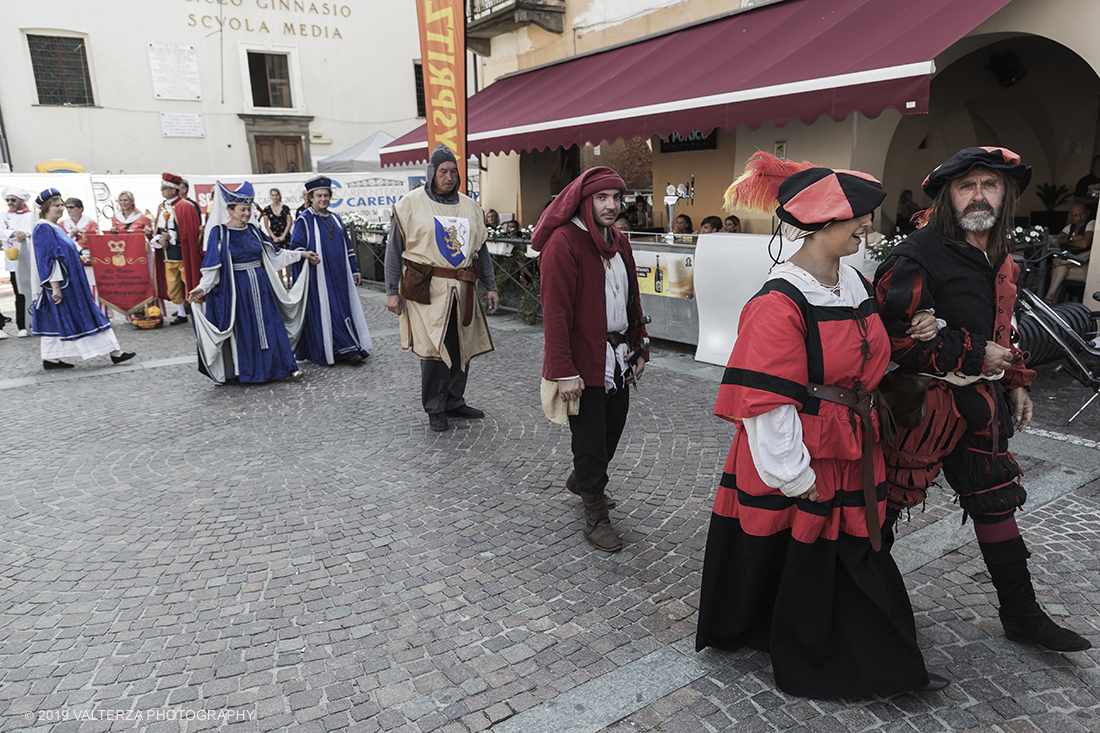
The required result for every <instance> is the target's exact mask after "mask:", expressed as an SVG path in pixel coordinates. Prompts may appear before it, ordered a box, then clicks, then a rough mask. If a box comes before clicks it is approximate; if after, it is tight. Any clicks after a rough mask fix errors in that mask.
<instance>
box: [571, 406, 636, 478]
mask: <svg viewBox="0 0 1100 733" xmlns="http://www.w3.org/2000/svg"><path fill="white" fill-rule="evenodd" d="M629 411H630V390H629V388H628V387H626V386H625V385H624V386H623V387H620V388H619V389H616V390H615V391H614V392H608V391H607V390H606V389H604V387H603V385H600V386H598V387H585V388H584V392H582V393H581V407H580V412H579V413H578V414H576V415H570V416H569V430H570V432H572V433H573V444H572V447H573V470H574V471H576V474H577V488H578V489H579V490H580V491H583V492H585V493H588V494H598V493H600V492H601V491H603V489H604V487H605V486H607V482H608V477H607V466H608V464H609V463H611V459H612V458H614V457H615V450H616V449H617V448H618V447H619V438H621V437H622V435H623V428H625V427H626V415H627V413H628V412H629Z"/></svg>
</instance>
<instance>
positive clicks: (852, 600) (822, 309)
mask: <svg viewBox="0 0 1100 733" xmlns="http://www.w3.org/2000/svg"><path fill="white" fill-rule="evenodd" d="M795 171H798V172H795ZM790 173H793V175H789V177H788V174H790ZM780 181H782V183H780ZM769 182H770V186H771V187H772V188H771V192H770V194H769V193H768V192H767V189H768V187H769ZM776 185H778V191H776V189H775V188H774V187H775V186H776ZM762 191H763V195H762V194H761V192H762ZM885 196H886V194H885V192H884V191H883V190H882V187H881V185H879V183H878V181H876V180H875V179H874V178H872V177H871V176H868V175H866V174H863V173H857V172H854V171H833V170H830V169H828V168H815V167H809V164H806V163H804V164H801V165H797V164H790V163H785V162H782V161H779V160H778V159H776V158H774V157H772V156H769V155H767V154H764V153H758V154H757V155H756V156H754V157H753V159H751V160H750V162H749V169H748V172H747V173H746V176H743V177H742V178H740V179H738V181H736V182H735V183H734V184H733V185H732V186H731V187H730V190H729V191H728V192H727V194H726V198H727V207H728V208H732V206H733V205H737V204H738V202H739V201H745V200H755V201H756V202H757V206H762V207H765V209H767V208H770V209H772V210H774V212H775V214H776V215H777V216H778V217H779V219H780V221H781V225H780V226H781V231H782V233H783V236H784V238H785V239H788V240H791V241H798V240H803V243H802V246H801V249H799V250H798V252H796V253H795V254H794V255H793V256H791V258H790V259H789V260H787V261H786V262H784V263H782V264H777V265H776V267H775V268H774V269H773V270H772V272H771V279H769V280H768V281H767V282H766V283H764V286H763V287H762V288H761V290H760V292H758V293H757V294H756V295H755V296H754V297H753V298H752V300H750V301H749V302H748V304H747V305H746V306H745V308H744V310H743V311H742V313H741V320H740V324H739V327H738V334H737V342H736V344H735V346H734V348H733V353H732V354H731V355H730V359H729V364H728V366H727V368H726V372H725V377H724V378H723V381H722V386H721V387H720V388H719V393H718V400H717V403H716V405H715V408H714V414H715V415H717V416H718V417H721V418H723V419H725V420H730V421H733V422H736V423H738V427H739V429H738V430H737V434H736V436H735V438H734V442H733V446H732V447H731V448H730V452H729V456H728V458H727V460H726V465H725V469H724V474H723V477H722V480H721V483H720V485H719V488H718V494H717V497H716V498H715V502H714V511H713V514H712V515H711V524H710V530H709V533H708V536H707V548H706V558H705V561H704V564H703V582H702V597H701V600H700V609H699V629H698V634H697V637H696V647H697V649H699V650H701V649H703V648H705V647H708V646H713V647H717V648H719V649H728V650H734V649H738V648H740V647H743V646H747V647H750V648H752V649H758V650H761V651H766V652H770V654H771V657H772V666H773V670H774V673H775V681H776V685H777V686H778V687H779V688H780V689H781V690H783V691H784V692H787V693H789V694H792V695H798V696H803V697H813V698H835V697H862V696H867V695H876V694H883V695H884V694H890V693H895V692H901V691H906V690H919V689H927V690H932V689H941V688H942V687H943V686H945V685H946V684H947V680H945V679H943V678H941V677H937V676H935V675H929V674H928V672H927V671H926V669H925V666H924V660H923V658H922V656H921V652H920V649H919V648H918V647H917V635H916V628H915V624H914V621H913V611H912V607H911V606H910V603H909V597H908V595H907V594H906V591H905V586H904V584H903V582H902V578H901V574H900V572H899V571H898V568H897V566H896V565H895V564H894V561H893V559H892V558H891V556H890V554H889V553H888V552H884V551H880V547H879V545H880V543H879V537H878V530H879V527H880V526H881V522H882V519H881V518H882V516H883V510H884V504H885V499H886V486H885V470H884V466H883V461H882V448H881V445H880V441H881V436H880V426H879V421H878V416H877V414H876V412H875V410H874V409H873V408H872V399H871V393H872V392H873V391H874V390H875V389H876V387H877V386H878V384H879V380H881V379H882V377H883V375H884V374H885V373H886V369H887V365H888V363H889V361H890V338H889V336H888V335H887V333H886V330H885V329H884V328H883V326H882V323H881V321H880V319H879V315H878V311H877V309H876V307H875V298H874V292H873V289H872V286H871V285H870V283H868V282H867V280H866V279H865V278H864V277H863V276H862V275H861V274H860V273H859V272H858V271H857V270H855V269H853V268H852V267H849V266H847V265H843V264H841V261H840V258H841V257H843V256H845V255H850V254H854V253H856V252H858V251H859V247H860V237H861V235H863V234H864V233H865V232H866V231H867V230H869V228H870V226H871V213H872V212H873V211H874V210H875V208H877V207H878V205H879V204H880V203H882V200H883V198H885ZM777 198H778V203H779V206H778V210H775V208H774V207H775V204H776V199H777ZM762 201H766V202H767V203H761V202H762ZM935 332H936V324H935V319H934V317H933V316H931V315H930V314H921V315H920V316H918V318H917V319H915V320H914V323H913V326H912V328H910V336H911V337H913V338H919V339H921V340H924V339H928V338H932V336H934V335H935Z"/></svg>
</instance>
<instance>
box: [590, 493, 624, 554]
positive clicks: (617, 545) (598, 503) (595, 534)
mask: <svg viewBox="0 0 1100 733" xmlns="http://www.w3.org/2000/svg"><path fill="white" fill-rule="evenodd" d="M581 499H582V500H583V501H584V517H585V521H584V536H585V539H587V540H588V541H589V542H591V543H592V545H593V546H594V547H595V548H596V549H597V550H603V551H604V552H618V551H619V550H621V549H623V541H622V539H620V538H619V535H618V534H616V532H615V530H614V529H612V528H611V519H610V517H608V515H607V496H606V495H605V494H604V493H603V492H600V493H599V494H581Z"/></svg>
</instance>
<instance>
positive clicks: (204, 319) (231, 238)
mask: <svg viewBox="0 0 1100 733" xmlns="http://www.w3.org/2000/svg"><path fill="white" fill-rule="evenodd" d="M253 198H254V192H253V189H252V184H250V183H247V182H245V183H243V184H241V185H240V187H238V188H237V189H236V190H235V191H231V190H230V189H228V188H226V187H225V186H224V185H222V184H221V183H220V182H219V183H218V184H217V188H216V195H215V199H214V209H213V211H211V214H210V228H209V234H208V235H207V240H206V255H205V256H204V257H203V261H202V280H201V281H200V282H199V284H198V287H196V288H195V289H194V290H192V291H191V294H190V300H191V302H192V303H198V302H199V301H200V300H202V299H203V298H204V297H205V300H206V306H205V308H202V307H195V308H194V309H193V314H194V322H195V335H196V339H197V341H198V351H199V371H200V372H202V373H203V374H205V375H206V376H208V377H210V378H211V379H213V380H214V381H215V382H217V383H218V384H224V383H225V382H226V380H229V379H234V378H236V379H238V380H239V381H241V382H252V383H259V382H267V381H270V380H272V379H280V378H283V377H293V378H295V379H297V378H300V377H301V376H302V373H301V372H300V371H299V370H298V364H297V362H296V361H295V360H294V351H293V348H294V345H295V344H296V343H297V342H298V338H299V336H300V335H301V332H302V324H303V322H304V316H305V301H306V294H307V292H308V291H307V289H308V287H309V280H308V279H307V278H303V279H301V280H300V281H299V282H297V283H295V285H294V287H293V288H291V289H290V291H287V289H286V288H285V287H284V286H283V284H282V282H281V280H280V279H279V271H280V270H282V269H283V268H284V267H286V266H288V265H290V264H291V263H293V262H299V261H301V260H303V259H304V260H308V261H310V262H315V261H316V257H317V255H315V254H313V253H312V252H301V251H292V250H284V249H277V248H276V247H275V246H274V244H272V242H271V240H270V239H268V238H267V236H265V235H264V234H263V233H262V232H261V231H260V230H259V228H257V227H256V225H255V224H252V223H250V219H251V218H252V200H253ZM226 273H230V275H229V276H227V275H226Z"/></svg>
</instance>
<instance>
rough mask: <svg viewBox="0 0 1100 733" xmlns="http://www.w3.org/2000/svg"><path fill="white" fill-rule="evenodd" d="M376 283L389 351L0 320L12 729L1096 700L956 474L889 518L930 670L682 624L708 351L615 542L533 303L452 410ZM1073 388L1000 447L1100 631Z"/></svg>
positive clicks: (1061, 715) (1089, 422)
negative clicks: (721, 646)
mask: <svg viewBox="0 0 1100 733" xmlns="http://www.w3.org/2000/svg"><path fill="white" fill-rule="evenodd" d="M361 295H362V297H363V300H364V303H365V305H366V309H367V320H368V323H369V324H371V326H372V328H373V336H374V342H375V352H374V354H373V355H372V356H371V357H370V358H369V359H368V360H367V361H366V362H365V363H363V364H362V365H359V366H342V365H341V366H336V367H332V368H319V367H314V366H312V365H306V366H305V370H306V380H305V382H303V383H282V382H280V383H274V384H269V385H262V386H227V387H217V386H215V385H213V384H212V383H211V382H210V381H208V380H206V379H205V378H203V377H202V376H200V375H199V374H198V373H197V372H196V370H195V367H194V363H193V362H194V343H193V335H192V333H191V331H190V329H189V328H181V327H176V328H164V329H159V330H156V331H137V330H135V329H133V328H132V327H130V326H128V325H126V324H119V325H118V326H117V331H118V335H119V339H120V341H121V343H122V345H123V347H124V348H126V349H129V350H135V351H137V352H138V358H137V360H136V363H133V364H130V365H123V366H119V367H112V366H110V364H109V362H108V361H107V360H106V358H105V357H104V358H100V359H96V360H93V361H91V362H87V363H82V364H80V365H78V366H77V368H75V369H73V370H70V371H68V372H66V373H63V374H57V373H50V374H46V373H45V372H43V371H42V370H41V367H40V360H39V357H38V343H37V342H36V340H35V339H15V338H10V339H7V340H4V341H2V342H0V369H2V372H0V396H2V398H3V400H4V403H5V405H6V407H7V411H6V421H5V425H4V428H5V431H4V432H5V436H4V437H5V444H6V449H5V450H4V453H3V458H2V464H0V465H2V466H3V477H4V487H5V492H4V493H5V501H4V503H3V508H2V510H0V517H2V519H3V523H2V525H0V729H2V730H5V731H9V730H11V731H14V730H32V729H33V730H56V731H73V730H82V731H84V730H87V731H95V730H116V729H117V730H124V729H134V730H136V729H140V730H150V731H194V730H204V729H213V728H221V727H228V728H230V729H231V730H238V731H253V730H258V731H271V730H303V731H328V730H352V731H402V732H410V733H411V732H414V731H415V732H425V733H426V732H427V731H443V732H445V733H460V732H467V731H483V730H494V731H498V733H499V732H504V733H510V732H513V731H523V732H524V733H527V732H538V731H546V732H547V733H550V732H551V731H553V733H558V732H559V731H566V730H576V731H592V732H593V733H595V732H596V731H600V730H604V729H606V730H609V731H615V732H616V733H622V732H624V731H654V732H656V731H660V732H661V733H672V732H673V731H717V730H727V729H730V730H737V731H770V730H799V729H803V730H812V731H815V732H817V731H863V730H888V731H922V732H925V731H928V732H931V731H958V730H975V731H994V730H999V731H1011V732H1013V733H1024V732H1025V731H1044V732H1046V731H1100V714H1098V712H1097V709H1098V707H1100V702H1098V700H1097V695H1098V694H1100V693H1098V692H1097V690H1100V675H1098V673H1097V661H1098V660H1100V652H1098V651H1097V650H1091V651H1089V652H1084V653H1078V654H1065V655H1062V654H1056V653H1051V652H1043V651H1040V650H1038V649H1036V648H1033V647H1030V646H1026V645H1020V644H1015V643H1012V642H1009V641H1007V640H1006V639H1005V638H1004V637H1003V636H1002V635H1001V632H1000V627H999V623H998V621H997V617H996V609H995V607H994V605H993V603H992V601H993V595H992V588H991V586H990V584H989V582H988V576H987V575H986V573H985V570H984V566H983V565H982V563H981V560H980V558H979V556H978V551H977V546H976V544H975V543H974V542H973V534H972V531H971V529H970V527H969V526H967V527H961V528H960V527H959V513H958V510H957V508H956V507H954V506H952V503H951V497H950V493H949V492H948V491H947V490H946V489H944V490H941V491H938V492H934V494H933V496H932V497H930V500H929V504H928V507H927V512H926V513H924V514H915V515H914V517H913V521H912V522H911V523H910V524H909V525H907V526H905V527H904V528H903V530H902V532H901V538H900V540H899V544H898V547H897V549H896V554H897V556H898V560H899V565H902V566H903V568H905V569H906V572H907V582H908V585H909V588H910V592H911V597H912V601H913V604H914V608H915V609H916V612H917V623H918V627H919V634H920V644H921V646H922V648H923V649H924V651H925V655H926V659H927V661H928V664H929V667H930V668H931V669H933V670H936V671H939V672H941V673H943V674H945V675H947V676H949V677H950V678H952V679H953V680H954V684H952V685H951V686H950V687H948V688H947V689H946V690H945V691H944V692H941V693H935V694H919V695H918V694H904V695H897V696H893V697H888V698H870V699H864V700H839V701H830V702H820V701H809V700H804V699H798V698H792V697H789V696H787V695H784V694H782V693H779V692H778V691H776V689H775V687H774V683H773V679H772V676H771V668H770V662H769V660H768V658H767V656H766V655H763V654H759V653H756V652H739V653H726V652H713V651H707V652H704V653H702V654H696V653H695V652H694V632H695V614H696V606H697V604H698V588H699V571H700V567H701V565H702V560H703V546H704V542H705V538H706V527H707V522H708V519H709V513H710V501H711V499H712V496H713V490H714V487H715V485H716V481H717V478H718V476H719V473H720V470H721V464H722V462H723V460H724V458H725V454H726V451H727V449H728V446H729V442H730V439H731V437H732V428H731V427H730V426H729V425H727V424H726V423H724V422H722V421H719V420H717V419H715V418H713V417H711V416H710V410H711V408H712V406H713V400H714V395H715V391H716V385H717V383H716V381H715V379H716V378H717V377H716V375H720V373H721V370H720V369H717V368H715V367H709V366H706V365H699V364H696V363H695V362H694V361H692V360H691V359H690V356H688V355H686V354H685V352H684V350H683V349H679V348H676V347H672V346H669V345H662V346H660V347H658V348H657V350H656V356H657V358H656V359H655V361H654V362H653V364H652V369H651V370H647V373H646V378H645V379H644V380H643V381H642V384H641V387H640V389H638V390H637V391H636V392H634V393H633V394H632V401H633V404H632V406H631V415H630V420H629V423H628V428H627V431H628V432H627V435H626V436H625V439H624V442H623V446H622V448H621V450H620V454H619V456H618V457H617V458H616V460H615V462H614V464H613V476H612V491H613V493H614V495H615V497H616V499H617V501H618V504H619V505H618V508H616V509H614V510H612V516H613V519H614V522H615V525H616V527H617V528H618V529H619V530H620V531H621V532H622V533H623V536H624V539H625V541H626V547H625V549H624V550H623V552H621V553H618V554H615V555H607V554H604V553H600V552H598V551H595V550H593V549H591V548H590V546H589V545H588V544H587V543H586V542H585V541H584V538H583V537H582V535H581V533H580V527H581V524H582V512H581V508H580V504H579V501H577V500H576V497H574V496H573V495H571V494H569V493H568V492H566V491H564V489H563V480H564V477H565V475H566V474H567V473H568V469H569V465H568V464H569V443H568V434H567V431H566V430H565V429H564V428H561V427H559V426H555V425H552V424H550V423H548V422H547V421H546V420H545V419H544V418H543V417H542V416H541V413H540V410H539V407H538V376H539V372H540V363H541V354H542V341H541V331H540V329H538V328H532V327H527V326H524V325H523V324H522V323H519V322H518V321H516V320H515V319H514V318H512V317H508V316H505V317H498V318H494V319H492V326H493V328H494V331H493V333H494V339H495V341H496V346H497V351H496V353H494V354H491V355H489V356H486V357H482V358H479V359H477V360H476V361H475V362H474V363H473V369H472V376H471V378H470V384H469V389H468V394H467V397H468V399H469V401H470V403H471V404H472V405H474V406H476V407H480V408H483V409H484V410H485V411H486V412H487V413H488V416H487V417H486V418H485V419H484V420H471V421H457V424H456V425H455V427H454V428H453V429H452V430H451V431H450V432H447V433H442V434H437V433H433V432H431V431H430V430H428V425H427V419H426V417H425V415H424V414H423V413H422V412H421V410H420V406H419V370H418V366H417V362H416V359H415V358H414V357H412V356H411V355H408V354H405V353H402V352H401V351H400V350H399V347H398V337H397V330H396V319H394V318H393V317H392V316H391V315H390V314H388V313H386V312H385V309H384V299H383V297H382V295H381V293H379V292H377V291H374V290H370V289H367V288H363V289H361ZM0 310H3V311H4V312H5V313H8V314H10V313H11V304H10V296H9V298H8V299H7V300H6V301H5V300H4V299H3V298H0ZM7 331H8V333H9V334H11V335H14V329H13V328H12V327H11V326H10V325H9V327H8V329H7ZM105 362H106V363H105ZM1044 380H1046V381H1045V382H1044ZM1074 388H1076V389H1074ZM1082 394H1083V390H1082V389H1081V388H1080V387H1077V386H1076V385H1067V384H1066V383H1065V381H1061V382H1058V381H1054V380H1050V379H1049V375H1045V376H1044V377H1043V379H1041V380H1040V384H1039V386H1038V387H1037V389H1036V391H1035V396H1036V402H1037V403H1038V404H1039V409H1040V414H1039V416H1038V419H1037V421H1036V429H1035V430H1033V431H1028V432H1027V433H1025V434H1024V435H1021V436H1020V437H1018V438H1017V439H1015V440H1014V448H1015V449H1016V450H1017V451H1018V452H1019V453H1020V459H1021V462H1022V464H1023V465H1024V468H1025V471H1026V472H1027V480H1028V482H1029V486H1032V487H1034V488H1033V492H1032V501H1031V502H1029V511H1027V512H1025V513H1023V514H1022V515H1021V517H1020V522H1021V525H1022V526H1023V527H1024V529H1025V537H1026V538H1027V540H1028V542H1029V545H1030V548H1031V550H1032V552H1033V553H1034V557H1033V561H1032V563H1033V564H1032V568H1033V573H1034V576H1035V578H1036V585H1037V587H1038V590H1039V594H1040V596H1041V600H1042V602H1043V603H1044V605H1045V606H1046V608H1047V610H1048V611H1050V612H1051V613H1052V614H1054V615H1056V616H1058V617H1061V619H1062V620H1063V622H1064V623H1066V624H1067V625H1069V626H1071V627H1072V628H1074V629H1076V630H1078V631H1080V632H1081V633H1084V634H1085V635H1086V636H1089V637H1090V638H1092V639H1093V640H1094V641H1098V642H1100V575H1098V567H1100V559H1098V558H1100V512H1098V509H1100V480H1098V478H1100V450H1097V447H1098V446H1097V444H1096V443H1095V442H1093V441H1094V440H1095V439H1096V438H1097V436H1098V435H1100V431H1098V430H1097V428H1098V427H1100V408H1096V407H1092V408H1090V410H1089V411H1087V412H1086V414H1085V415H1083V416H1082V417H1081V418H1079V419H1078V421H1077V422H1075V423H1074V424H1073V425H1072V426H1070V427H1068V428H1067V427H1063V426H1061V425H1060V423H1059V422H1057V421H1054V420H1051V419H1050V417H1051V414H1053V413H1054V411H1048V412H1049V413H1051V414H1048V415H1044V405H1045V404H1046V403H1048V402H1056V401H1057V400H1061V403H1059V404H1063V403H1068V401H1073V400H1080V399H1081V395H1082ZM1049 397H1055V398H1057V399H1056V400H1050V399H1047V398H1049ZM1059 414H1060V413H1059ZM1056 417H1057V416H1056ZM941 547H942V550H941V549H939V548H941ZM139 715H140V718H141V719H140V720H138V719H137V717H138V716H139ZM59 716H67V720H64V721H62V722H51V721H53V720H56V719H57V718H58V717H59Z"/></svg>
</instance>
